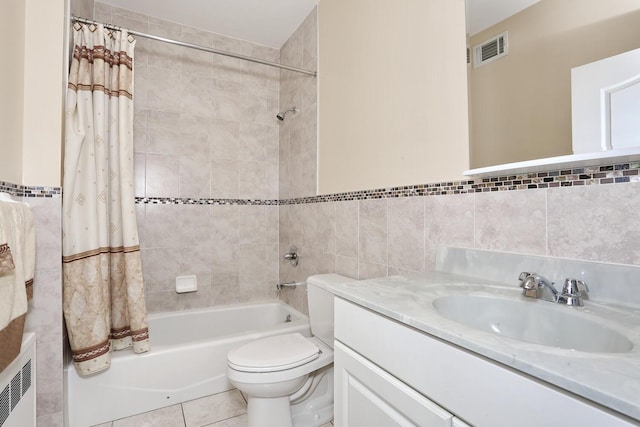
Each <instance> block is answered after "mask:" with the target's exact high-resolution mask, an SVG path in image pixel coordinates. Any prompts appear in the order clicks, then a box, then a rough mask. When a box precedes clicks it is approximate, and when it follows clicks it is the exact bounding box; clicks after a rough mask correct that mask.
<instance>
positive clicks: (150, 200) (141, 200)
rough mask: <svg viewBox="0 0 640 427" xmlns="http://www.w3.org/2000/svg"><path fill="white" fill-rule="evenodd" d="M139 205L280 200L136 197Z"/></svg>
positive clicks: (251, 202) (267, 201) (232, 203)
mask: <svg viewBox="0 0 640 427" xmlns="http://www.w3.org/2000/svg"><path fill="white" fill-rule="evenodd" d="M136 204H139V205H142V204H144V205H263V206H264V205H267V206H277V205H279V204H280V201H279V200H275V199H274V200H259V199H191V198H181V197H136Z"/></svg>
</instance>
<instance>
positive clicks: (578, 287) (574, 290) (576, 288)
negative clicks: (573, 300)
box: [562, 278, 589, 295]
mask: <svg viewBox="0 0 640 427" xmlns="http://www.w3.org/2000/svg"><path fill="white" fill-rule="evenodd" d="M582 291H584V292H586V293H589V286H587V284H586V283H585V282H583V281H582V280H578V279H572V278H567V279H565V280H564V285H562V294H563V295H580V293H581V292H582Z"/></svg>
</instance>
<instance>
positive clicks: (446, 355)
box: [331, 248, 640, 427]
mask: <svg viewBox="0 0 640 427" xmlns="http://www.w3.org/2000/svg"><path fill="white" fill-rule="evenodd" d="M524 266H527V267H526V269H529V270H531V271H538V272H539V273H541V274H545V275H547V277H549V278H551V277H553V280H556V281H559V282H560V283H562V282H561V280H563V279H564V278H565V276H566V277H573V278H575V279H578V280H581V281H584V282H585V283H588V284H589V287H590V292H589V295H588V299H585V301H584V306H583V307H575V306H567V305H563V304H557V303H553V302H548V301H543V300H541V299H536V298H526V297H525V296H523V295H522V292H521V291H522V289H521V288H520V287H519V286H518V270H525V267H524ZM534 269H535V270H534ZM437 270H438V271H436V272H433V273H428V274H426V275H415V276H392V277H386V278H380V279H372V280H365V281H356V282H352V283H348V284H344V285H339V286H335V287H333V288H332V289H331V290H332V291H333V292H334V294H335V295H336V298H335V340H336V341H335V425H336V426H345V427H346V426H365V425H366V426H385V427H386V426H392V425H398V426H401V425H420V426H457V427H461V426H466V425H474V426H476V425H477V426H516V425H517V426H556V425H561V426H630V425H639V424H640V304H638V301H637V299H638V297H636V296H634V295H633V293H631V292H628V290H629V288H628V286H630V285H633V282H634V280H635V281H636V282H637V279H638V278H640V268H637V267H633V266H621V265H609V264H601V263H590V262H582V261H574V260H561V259H557V258H547V257H537V256H524V255H516V254H506V253H496V252H490V251H480V250H467V249H460V248H443V249H442V250H441V251H440V253H439V254H438V261H437ZM471 273H474V274H473V275H472V274H471ZM605 278H606V279H607V280H609V281H610V283H607V286H603V285H602V283H603V282H602V281H603V280H604V279H605ZM622 302H624V305H623V304H622Z"/></svg>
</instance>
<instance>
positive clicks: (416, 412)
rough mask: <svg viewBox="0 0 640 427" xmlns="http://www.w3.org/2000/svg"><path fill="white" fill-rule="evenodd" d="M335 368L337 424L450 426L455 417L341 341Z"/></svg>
mask: <svg viewBox="0 0 640 427" xmlns="http://www.w3.org/2000/svg"><path fill="white" fill-rule="evenodd" d="M334 366H335V372H336V381H335V382H334V387H335V393H336V401H335V403H334V405H336V406H339V407H340V415H339V416H336V417H335V424H336V425H338V426H340V425H342V426H367V427H391V426H409V425H420V426H433V427H449V426H451V421H452V419H453V415H451V414H450V413H449V412H447V411H445V410H444V409H442V408H441V407H439V406H438V405H436V404H435V403H433V402H431V401H430V400H429V399H427V398H426V397H424V396H423V395H422V394H420V393H418V392H417V391H415V390H414V389H412V388H411V387H409V386H407V385H406V384H404V383H403V382H402V381H400V380H398V379H397V378H395V377H394V376H392V375H390V374H389V373H387V372H385V371H384V370H382V369H380V368H379V367H378V366H376V365H375V364H373V363H371V362H370V361H369V360H367V359H365V358H364V357H362V356H361V355H359V354H358V353H356V352H354V351H353V350H351V349H349V348H348V347H346V346H345V345H342V344H340V343H339V342H336V343H335V348H334ZM338 389H339V390H338ZM338 396H339V398H338ZM338 400H339V402H338Z"/></svg>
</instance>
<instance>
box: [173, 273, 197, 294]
mask: <svg viewBox="0 0 640 427" xmlns="http://www.w3.org/2000/svg"><path fill="white" fill-rule="evenodd" d="M197 290H198V278H197V277H196V276H177V277H176V292H177V293H179V294H183V293H186V292H196V291H197Z"/></svg>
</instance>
